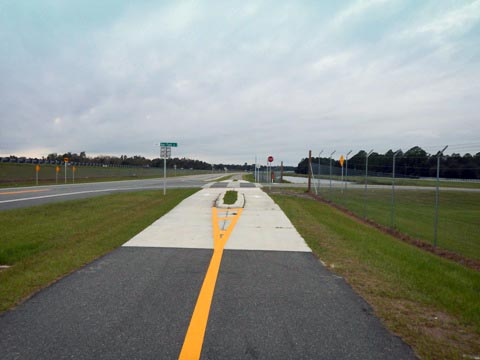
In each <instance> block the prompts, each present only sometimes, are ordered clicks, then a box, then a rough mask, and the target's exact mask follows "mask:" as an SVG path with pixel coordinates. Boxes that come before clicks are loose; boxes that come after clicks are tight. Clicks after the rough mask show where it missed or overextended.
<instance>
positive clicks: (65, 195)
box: [0, 174, 224, 210]
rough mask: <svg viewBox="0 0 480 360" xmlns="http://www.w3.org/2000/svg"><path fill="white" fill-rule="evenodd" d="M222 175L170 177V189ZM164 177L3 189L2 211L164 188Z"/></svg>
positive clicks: (207, 180) (184, 186)
mask: <svg viewBox="0 0 480 360" xmlns="http://www.w3.org/2000/svg"><path fill="white" fill-rule="evenodd" d="M222 176H224V175H223V174H221V175H219V174H204V175H191V176H179V177H172V178H167V185H166V186H167V189H172V188H195V187H202V186H205V185H206V184H207V183H208V182H209V181H213V180H214V179H217V178H219V177H222ZM162 188H163V179H160V178H157V179H145V180H126V181H111V182H94V183H83V184H66V185H53V186H34V187H22V188H2V189H0V210H8V209H15V208H21V207H28V206H33V205H42V204H46V203H51V202H57V201H65V200H73V199H83V198H88V197H93V196H99V195H105V194H111V193H114V192H119V191H138V190H149V189H162Z"/></svg>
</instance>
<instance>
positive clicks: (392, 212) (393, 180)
mask: <svg viewBox="0 0 480 360" xmlns="http://www.w3.org/2000/svg"><path fill="white" fill-rule="evenodd" d="M399 152H400V150H397V151H396V152H395V154H393V164H392V208H391V209H390V227H391V228H392V229H393V228H394V227H395V158H396V157H397V155H398V153H399Z"/></svg>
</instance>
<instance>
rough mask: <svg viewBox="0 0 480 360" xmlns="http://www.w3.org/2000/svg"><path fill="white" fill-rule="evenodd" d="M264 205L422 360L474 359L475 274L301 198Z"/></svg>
mask: <svg viewBox="0 0 480 360" xmlns="http://www.w3.org/2000/svg"><path fill="white" fill-rule="evenodd" d="M272 197H273V199H274V200H275V201H276V202H277V204H278V205H279V206H280V207H281V208H282V209H283V211H284V212H285V213H286V214H287V216H288V217H289V218H290V220H291V221H292V223H293V224H294V225H295V227H296V228H297V230H298V231H299V232H300V234H301V235H302V236H303V238H304V239H305V240H306V242H307V243H308V245H309V246H310V247H311V248H312V250H313V252H314V253H315V254H316V255H317V256H319V257H320V258H321V259H322V260H323V261H324V262H325V263H326V264H327V266H329V267H330V268H331V269H332V270H333V271H335V272H337V273H339V274H340V275H342V276H343V277H345V279H346V280H347V281H348V282H349V283H350V284H351V285H352V287H353V288H354V289H355V290H356V291H357V292H358V293H359V294H360V295H362V296H363V297H364V298H365V299H366V300H367V301H368V302H369V303H370V304H371V305H372V307H373V308H374V310H375V312H376V314H377V315H378V316H379V317H380V318H381V319H382V320H383V321H384V323H385V324H386V325H387V327H388V328H389V329H390V330H392V331H393V332H395V333H396V334H398V335H400V336H401V337H402V338H403V339H404V340H405V341H406V342H407V343H409V344H410V345H411V346H412V347H413V348H414V349H415V351H416V352H417V354H419V355H420V356H421V357H422V358H435V359H439V358H442V359H443V358H454V359H455V358H474V356H479V355H480V300H479V299H480V296H479V294H480V273H479V272H476V271H474V270H469V269H467V268H465V267H463V266H461V265H458V264H456V263H453V262H450V261H448V260H444V259H441V258H439V257H436V256H434V255H432V254H430V253H427V252H424V251H422V250H420V249H417V248H415V247H413V246H410V245H408V244H405V243H403V242H401V241H398V240H396V239H395V238H393V237H391V236H389V235H386V234H384V233H382V232H380V231H378V230H376V229H374V228H372V227H370V226H368V225H365V224H363V223H360V222H358V221H356V220H355V219H353V218H351V217H349V216H347V215H345V214H343V213H342V212H340V211H339V210H337V209H334V208H332V207H331V206H328V205H326V204H324V203H320V202H318V201H314V200H311V199H307V198H303V197H302V194H297V195H295V196H289V195H280V194H276V195H275V194H272ZM472 356H473V357H472Z"/></svg>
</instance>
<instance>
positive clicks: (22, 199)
mask: <svg viewBox="0 0 480 360" xmlns="http://www.w3.org/2000/svg"><path fill="white" fill-rule="evenodd" d="M153 189H160V188H159V187H158V186H155V187H144V188H139V187H133V188H122V189H99V190H85V191H77V192H71V193H65V194H52V195H43V196H34V197H28V198H21V199H10V200H1V201H0V204H4V203H11V202H17V201H28V200H38V199H47V198H52V197H61V196H71V195H79V194H89V193H99V192H108V191H128V190H153Z"/></svg>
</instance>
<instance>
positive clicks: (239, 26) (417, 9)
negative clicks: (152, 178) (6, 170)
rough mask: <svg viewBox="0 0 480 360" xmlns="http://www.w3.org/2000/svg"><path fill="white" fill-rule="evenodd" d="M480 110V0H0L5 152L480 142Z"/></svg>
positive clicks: (287, 152)
mask: <svg viewBox="0 0 480 360" xmlns="http://www.w3.org/2000/svg"><path fill="white" fill-rule="evenodd" d="M479 108H480V0H476V1H447V0H433V1H418V0H410V1H404V0H358V1H356V0H354V1H336V0H335V1H333V0H332V1H318V0H311V1H279V0H273V1H248V0H247V1H246V0H242V1H223V0H219V1H171V2H168V1H158V0H155V1H135V2H132V1H120V0H101V1H99V0H95V1H89V0H88V1H87V0H81V1H73V0H72V1H64V0H35V1H32V0H27V1H24V0H0V125H1V127H0V155H4V156H5V155H10V154H16V155H24V156H38V157H40V156H46V155H47V154H48V153H51V152H58V153H63V152H67V151H71V152H81V151H85V152H86V153H87V155H96V154H108V155H121V154H126V155H134V154H138V155H143V156H146V157H149V158H152V157H158V147H155V143H158V142H160V141H172V142H175V141H176V142H178V143H179V147H178V148H177V149H175V150H174V152H173V155H174V156H186V157H190V158H196V159H200V160H205V161H208V162H224V163H243V162H249V163H251V162H253V161H254V156H255V154H257V155H258V157H259V159H260V160H262V162H264V161H265V159H266V156H267V155H273V156H275V160H283V161H284V162H285V163H286V164H292V165H296V164H297V163H298V161H299V160H300V159H301V158H302V157H306V155H307V151H308V150H309V149H312V150H313V151H314V153H318V151H319V150H320V149H324V150H325V153H330V152H331V151H333V150H337V153H336V155H338V156H339V155H340V154H342V153H343V154H345V152H346V151H348V150H350V149H353V150H354V152H356V151H358V150H360V149H366V150H370V149H375V150H376V151H377V152H382V153H383V152H385V151H387V150H388V149H390V148H392V149H397V148H402V149H404V150H406V149H408V148H409V147H411V146H413V145H420V146H422V147H424V148H425V149H426V150H427V151H429V152H432V153H435V152H436V150H438V149H437V148H439V147H442V145H444V144H445V145H446V144H450V145H451V149H452V150H453V151H456V152H461V153H463V152H465V151H469V152H478V151H480V136H479V134H480V116H479V113H480V111H479V110H480V109H479ZM459 144H467V145H459ZM338 156H336V157H338Z"/></svg>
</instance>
